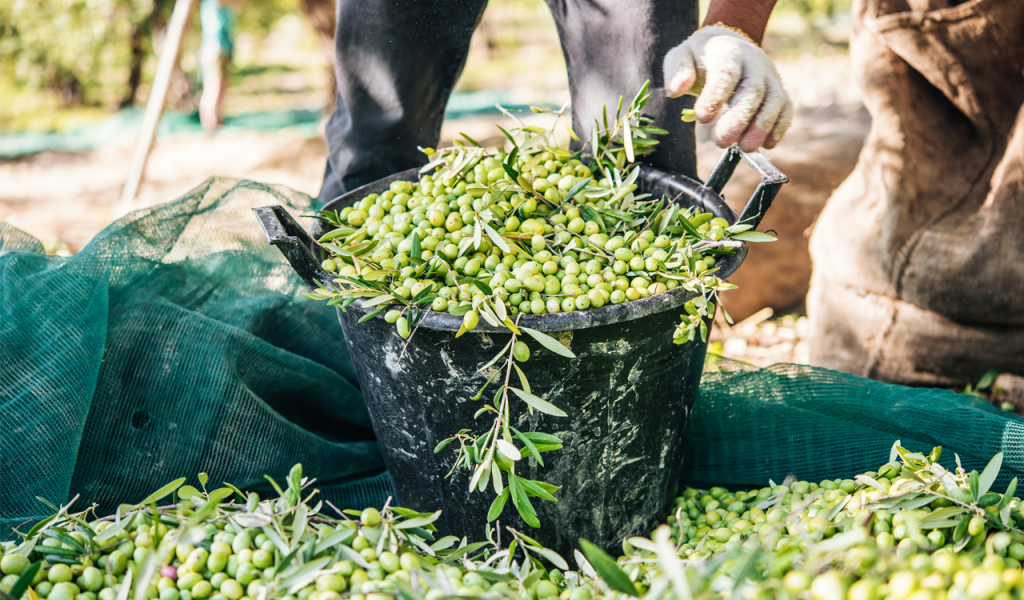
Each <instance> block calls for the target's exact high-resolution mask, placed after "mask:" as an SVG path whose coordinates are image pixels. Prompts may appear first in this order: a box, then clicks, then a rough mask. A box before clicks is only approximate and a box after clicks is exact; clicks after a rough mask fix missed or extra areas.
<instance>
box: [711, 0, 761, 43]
mask: <svg viewBox="0 0 1024 600" xmlns="http://www.w3.org/2000/svg"><path fill="white" fill-rule="evenodd" d="M775 2H776V0H711V4H710V5H709V6H708V14H707V17H706V18H705V19H704V25H705V26H707V25H714V24H715V23H722V24H723V25H728V26H729V27H736V28H737V29H741V30H742V31H743V33H745V34H747V35H749V36H750V37H751V38H753V40H754V41H755V42H757V43H758V44H760V43H761V39H762V38H763V37H764V29H765V27H766V26H767V25H768V17H769V16H771V14H772V9H773V8H775Z"/></svg>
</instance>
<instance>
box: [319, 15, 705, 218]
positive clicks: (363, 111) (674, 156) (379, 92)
mask: <svg viewBox="0 0 1024 600" xmlns="http://www.w3.org/2000/svg"><path fill="white" fill-rule="evenodd" d="M547 1H548V5H549V7H550V9H551V14H552V15H553V16H554V18H555V24H556V25H557V27H558V35H559V37H560V38H561V42H562V51H563V53H564V55H565V62H566V65H567V67H568V71H569V91H570V94H571V96H572V111H573V129H574V130H575V131H576V132H577V134H579V135H580V136H581V137H582V138H583V139H589V135H587V134H589V132H590V130H591V128H592V127H593V126H594V120H595V119H598V118H600V115H601V107H602V105H605V104H607V105H608V106H609V111H611V112H614V110H615V107H616V105H617V103H618V99H619V96H623V97H624V101H625V102H629V100H630V99H632V97H633V96H634V94H636V92H637V91H638V90H639V89H640V86H641V85H643V82H644V81H646V80H648V79H649V80H650V81H651V99H650V101H649V102H648V104H647V107H646V108H645V110H644V112H645V113H646V114H647V115H649V116H650V117H652V118H654V120H655V122H654V124H655V125H657V126H659V127H662V128H664V129H667V130H668V131H669V134H668V135H665V136H662V138H661V140H662V141H661V143H660V144H659V145H658V146H656V150H655V151H653V152H651V153H650V154H649V155H648V156H646V157H645V158H644V160H645V161H647V162H649V163H650V164H652V165H654V166H656V167H659V168H662V169H665V170H669V171H673V172H677V173H683V174H685V175H689V176H691V177H695V176H696V170H697V166H696V158H695V150H694V145H695V144H694V134H693V123H683V122H682V121H681V120H680V114H681V113H682V110H683V108H684V107H685V106H692V100H693V98H692V97H684V98H674V99H670V98H666V97H665V93H664V89H663V88H664V81H663V75H662V61H663V60H664V58H665V54H666V53H667V52H668V51H669V50H670V49H672V48H673V47H675V46H676V45H678V44H680V43H682V42H683V41H684V40H685V39H686V38H687V37H688V36H689V35H690V33H692V32H693V30H694V29H696V26H697V0H547ZM486 5H487V0H338V1H337V17H338V21H337V23H338V25H337V31H336V32H335V36H334V47H335V65H334V69H335V73H336V74H337V81H338V90H337V92H338V94H337V99H338V103H337V107H336V108H335V109H334V113H333V114H332V115H331V118H330V120H329V121H328V123H327V128H326V132H325V137H326V138H327V148H328V153H329V155H328V160H327V168H326V171H325V173H324V182H323V187H322V188H321V190H320V200H321V201H322V202H328V201H330V200H332V199H334V198H336V197H337V196H340V195H341V194H343V193H344V192H346V191H349V190H353V189H355V188H357V187H359V186H361V185H365V184H367V183H371V182H373V181H376V180H377V179H380V178H382V177H386V176H388V175H391V174H393V173H396V172H398V171H402V170H405V169H410V168H412V167H416V166H420V165H422V164H424V163H425V162H426V157H425V156H424V155H423V154H422V153H421V152H420V151H419V150H417V149H416V147H417V146H423V147H433V146H436V145H437V143H438V140H439V138H440V135H441V122H442V121H443V119H444V110H445V105H446V104H447V102H448V96H449V95H450V94H451V91H452V88H453V87H454V86H455V82H456V80H457V79H458V77H459V74H460V73H461V71H462V67H463V66H464V65H465V62H466V56H467V54H468V52H469V43H470V38H471V37H472V35H473V30H474V29H475V28H476V25H477V23H478V22H479V21H480V18H481V16H482V15H483V11H484V8H485V7H486Z"/></svg>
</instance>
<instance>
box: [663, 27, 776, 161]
mask: <svg viewBox="0 0 1024 600" xmlns="http://www.w3.org/2000/svg"><path fill="white" fill-rule="evenodd" d="M665 90H666V92H667V94H668V95H669V97H672V98H676V97H678V96H682V95H683V94H685V93H687V92H689V93H691V94H693V95H697V94H698V93H699V96H698V97H697V103H696V104H695V105H694V110H695V111H696V117H697V118H698V119H700V121H701V122H702V123H710V122H711V121H714V120H715V118H716V117H717V118H718V123H716V124H715V126H714V129H713V130H712V134H711V135H712V139H713V140H714V141H715V143H716V144H718V145H719V146H721V147H723V148H725V147H727V146H731V145H732V144H735V143H737V142H738V143H739V147H740V150H743V151H744V152H753V151H754V150H757V149H758V148H759V147H760V146H764V147H765V148H774V147H775V145H776V144H778V143H779V140H781V139H782V136H783V135H785V133H786V130H787V129H788V128H789V124H790V122H791V121H792V119H793V104H792V102H790V100H789V96H788V95H787V94H786V90H784V89H783V88H782V79H781V78H780V77H779V72H778V71H776V70H775V65H774V64H773V63H772V59H770V58H768V55H767V54H765V53H764V50H761V48H759V47H758V46H757V45H756V44H754V43H753V42H752V41H750V39H749V38H747V37H746V36H745V35H743V34H741V33H738V32H737V31H733V30H732V29H730V28H728V27H725V26H724V25H712V26H709V27H703V28H701V29H699V30H698V31H697V32H696V33H694V34H693V35H691V36H690V38H689V39H687V40H686V41H685V42H683V43H682V44H680V45H678V46H676V47H675V48H673V49H672V50H670V51H669V52H668V54H667V55H665Z"/></svg>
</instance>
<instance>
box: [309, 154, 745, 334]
mask: <svg viewBox="0 0 1024 600" xmlns="http://www.w3.org/2000/svg"><path fill="white" fill-rule="evenodd" d="M641 168H642V169H643V172H642V173H641V175H642V176H643V175H650V174H658V175H662V176H666V177H667V178H670V179H679V180H682V182H686V183H688V184H691V185H694V186H696V188H697V190H699V191H698V192H696V193H699V195H700V198H699V200H700V203H701V204H703V207H704V208H705V209H706V210H710V211H711V212H712V213H714V214H715V216H716V217H722V218H724V219H726V220H727V221H729V223H735V222H736V219H737V218H738V217H737V215H736V212H735V211H734V210H733V209H732V207H730V206H729V205H728V204H726V203H725V200H724V199H723V198H722V197H721V196H719V195H718V194H716V193H715V192H713V191H712V190H710V189H708V188H707V187H705V186H704V185H703V184H701V183H700V182H698V181H696V180H694V179H692V178H690V177H687V176H685V175H681V174H678V173H667V172H665V171H661V170H658V169H654V168H653V167H649V166H647V165H642V166H641ZM419 175H420V173H419V168H413V169H407V170H405V171H400V172H398V173H395V174H394V175H390V176H388V177H384V178H383V179H378V180H377V181H374V182H371V183H368V184H366V185H363V186H361V187H358V188H356V189H354V190H352V191H350V192H346V193H344V194H342V195H341V196H338V197H337V198H334V199H333V200H331V201H330V202H328V203H327V204H325V205H324V207H323V208H322V209H321V210H340V209H342V208H344V207H346V206H349V205H351V204H353V203H355V202H356V201H357V200H361V199H362V198H364V197H365V196H368V195H370V194H374V193H380V192H381V191H382V190H385V189H387V188H388V186H390V185H391V183H392V182H394V181H416V180H418V178H419ZM642 179H643V177H641V180H642ZM686 192H687V190H686V189H683V190H681V191H680V193H679V194H678V196H679V197H680V198H682V197H684V196H687V194H686ZM686 199H694V198H693V196H692V195H691V196H687V198H686ZM670 200H671V199H670ZM682 203H685V202H682ZM685 204H687V205H688V206H693V205H694V204H696V202H690V203H685ZM322 223H323V222H322V221H320V220H319V219H317V220H316V221H314V223H313V226H312V227H311V229H310V234H311V235H312V237H313V239H314V240H315V239H318V238H319V237H320V236H322V235H323V234H324V233H326V231H327V230H326V227H323V226H322ZM313 250H314V252H315V248H314V249H313ZM746 254H747V243H746V242H743V245H742V246H741V247H740V248H738V249H737V250H736V252H735V253H734V254H732V255H730V256H728V257H725V258H723V259H722V261H721V262H718V263H717V264H716V267H718V268H719V271H718V273H717V274H718V277H719V278H720V279H726V278H727V277H729V276H731V275H732V274H733V273H735V272H736V270H737V269H738V268H739V266H740V265H741V264H742V263H743V260H744V258H746ZM696 297H697V293H696V292H691V291H688V290H686V289H685V288H683V286H678V287H676V288H674V289H671V290H668V291H666V292H662V293H660V294H655V295H653V296H648V297H647V298H641V299H639V300H631V301H629V302H623V303H622V304H607V305H605V306H602V307H601V308H590V309H587V310H582V311H580V310H576V311H571V312H560V313H546V314H543V315H534V314H530V315H521V316H520V317H519V319H518V321H515V320H514V322H516V323H517V326H519V327H529V328H531V329H536V330H537V331H543V332H560V331H572V330H577V329H588V328H591V327H600V326H603V325H613V324H615V323H621V322H624V321H633V320H636V319H641V318H643V317H645V316H648V315H653V314H658V313H662V312H666V311H669V310H673V309H676V308H678V307H680V306H682V305H684V304H686V303H687V302H689V301H690V300H691V299H693V298H696ZM363 302H364V301H363V300H357V301H356V302H353V303H352V304H350V305H349V306H347V307H345V309H344V311H348V310H354V311H357V314H359V315H361V316H362V315H366V314H369V313H370V312H372V310H376V309H377V308H378V307H371V308H363V306H362V304H363ZM338 311H339V312H344V311H343V310H342V308H341V307H338ZM423 312H424V315H423V316H422V318H421V319H420V320H419V322H418V323H417V324H416V327H424V328H427V329H433V330H435V331H450V332H456V331H458V330H459V329H460V328H461V327H462V317H455V316H452V315H450V314H448V313H447V312H441V313H439V312H437V311H434V310H429V309H424V310H423ZM375 318H377V319H383V318H384V315H378V316H377V317H375ZM469 333H508V329H507V328H506V327H504V326H500V327H494V326H492V325H490V324H489V323H488V322H487V320H486V319H483V318H482V319H480V321H479V324H478V325H477V326H476V328H474V329H473V330H472V331H471V332H469Z"/></svg>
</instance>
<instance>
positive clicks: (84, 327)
mask: <svg viewBox="0 0 1024 600" xmlns="http://www.w3.org/2000/svg"><path fill="white" fill-rule="evenodd" d="M272 204H282V205H284V206H286V207H287V208H288V210H289V211H290V212H291V213H292V214H304V213H307V212H309V210H310V208H311V204H312V201H311V199H310V198H309V197H308V196H306V195H304V194H300V193H297V192H294V191H291V190H289V189H287V188H284V187H281V186H268V185H262V184H258V183H253V182H249V181H236V180H226V179H211V180H209V181H207V182H206V183H204V184H203V185H201V186H199V187H198V188H196V189H195V190H193V191H192V192H190V193H189V194H187V195H186V196H184V197H183V198H181V199H179V200H176V201H174V202H171V203H168V204H164V205H161V206H157V207H154V208H150V209H146V210H141V211H136V212H134V213H132V214H130V215H128V216H126V217H125V218H123V219H121V220H120V221H118V222H116V223H114V224H113V225H111V226H110V227H108V228H107V229H106V230H104V231H103V232H102V233H100V234H99V235H98V236H97V237H96V238H95V239H94V240H93V241H92V243H90V244H89V245H88V246H87V247H86V248H85V249H83V250H82V251H81V252H79V253H78V254H76V255H75V256H72V257H70V258H58V257H52V256H46V255H44V254H43V253H42V252H43V249H42V244H40V243H39V241H38V240H36V239H35V238H32V237H31V236H29V235H27V234H25V233H23V232H20V231H18V230H17V229H14V228H12V227H9V226H6V225H2V224H0V436H2V437H0V473H2V475H3V477H2V480H0V539H2V538H4V537H6V536H7V535H8V533H9V532H8V529H9V528H10V527H12V526H16V525H18V524H20V523H22V522H25V521H27V520H32V519H33V518H38V517H39V516H40V515H45V514H47V513H48V511H47V509H46V508H45V507H44V506H43V505H42V504H41V503H39V502H38V501H37V500H36V499H35V498H36V496H39V497H43V498H46V499H48V500H49V501H51V502H55V503H58V502H66V501H67V500H68V499H69V498H70V497H72V496H74V495H76V494H80V495H81V497H82V503H83V505H88V504H89V503H91V502H96V503H98V504H99V505H100V507H101V510H112V509H113V507H114V506H115V505H116V504H118V503H120V502H130V501H137V500H140V499H142V498H143V497H144V496H146V495H147V494H148V493H149V492H151V491H153V490H155V489H157V488H158V487H160V486H162V485H163V484H164V483H167V482H168V481H170V480H172V479H175V478H177V477H181V476H190V477H193V478H194V476H195V474H197V473H199V472H207V473H209V474H210V477H211V480H212V481H215V482H216V481H230V482H232V483H234V484H236V485H239V486H243V487H250V488H252V487H253V486H258V485H260V484H261V482H262V475H263V474H265V473H266V474H270V475H272V476H274V477H275V478H278V479H283V478H284V476H285V475H286V474H287V472H288V470H289V469H290V468H291V466H292V465H293V464H294V463H297V462H301V463H302V464H303V465H304V469H305V473H306V474H307V475H310V476H313V477H316V478H318V480H319V482H320V483H319V484H318V486H319V487H320V488H321V489H322V490H323V491H324V497H325V498H326V499H327V500H330V501H331V502H332V503H333V504H334V505H336V506H338V507H340V508H344V507H346V506H347V507H363V506H367V505H371V504H376V505H378V506H379V505H381V504H382V503H383V502H384V500H385V498H386V497H387V496H388V495H389V494H390V493H391V485H390V480H389V479H388V477H387V473H386V472H384V469H383V463H382V461H381V457H380V454H379V452H378V450H377V446H376V442H374V441H373V435H372V431H371V429H370V423H369V418H368V415H367V412H366V409H365V407H364V405H363V402H362V398H361V396H360V394H359V391H358V389H357V381H356V377H355V373H354V371H353V368H352V363H351V361H350V360H349V356H348V353H347V350H346V346H345V344H344V343H343V340H342V334H341V328H340V326H339V325H338V322H337V320H336V318H335V314H334V312H333V309H331V308H328V307H326V306H325V305H324V304H323V303H320V302H311V301H307V300H304V299H301V297H300V294H301V292H302V291H303V288H302V285H301V283H300V281H299V279H298V277H297V276H296V275H294V273H293V271H292V269H291V267H290V266H289V265H288V264H287V263H286V262H285V261H284V259H283V257H282V256H281V255H280V253H279V252H278V251H277V249H276V248H274V247H272V246H269V245H268V244H267V242H266V239H265V237H264V236H263V232H262V230H261V229H260V227H259V225H258V223H257V221H256V219H255V217H254V216H253V215H252V212H251V208H253V207H255V206H264V205H272ZM305 224H306V225H308V222H306V223H305ZM896 439H901V440H902V441H903V444H904V445H905V446H907V447H909V448H911V449H912V450H917V451H928V450H930V449H931V447H932V446H937V445H939V446H943V447H944V448H945V450H946V452H945V454H944V455H943V462H944V463H945V464H946V465H947V466H953V465H954V464H955V463H954V454H959V456H960V457H961V460H962V462H963V464H964V466H965V467H967V468H968V469H971V468H977V469H981V468H982V467H983V466H984V465H985V463H986V462H987V461H988V459H989V458H990V457H991V456H992V455H993V454H995V453H996V452H1000V451H1001V452H1004V453H1005V459H1004V463H1003V465H1004V468H1003V471H1002V475H1001V477H1002V481H1003V482H1005V481H1006V479H1008V478H1009V477H1012V476H1014V475H1018V474H1021V473H1024V448H1022V446H1021V442H1022V440H1024V421H1022V420H1020V419H1018V418H1016V417H1013V416H1008V415H1007V414H1005V413H1002V412H1000V411H998V410H996V409H995V408H993V407H991V406H989V405H988V404H986V403H984V402H982V401H980V400H979V399H977V398H974V397H972V396H965V395H958V394H955V393H953V392H949V391H943V390H934V389H913V388H907V387H901V386H893V385H886V384H883V383H878V382H874V381H870V380H868V379H864V378H861V377H855V376H852V375H847V374H843V373H837V372H834V371H828V370H824V369H815V368H812V367H805V366H798V365H776V366H774V367H771V368H769V369H756V368H753V367H751V366H749V365H745V364H743V363H738V362H735V361H729V360H727V359H712V360H710V361H709V363H708V367H707V369H706V371H705V374H704V380H703V382H702V386H701V397H700V398H699V400H698V402H697V404H696V408H695V411H694V415H693V423H692V426H691V430H690V435H689V440H688V448H687V455H686V464H685V469H684V477H685V479H686V480H687V482H689V483H703V484H724V485H730V486H739V485H750V486H761V485H764V484H765V483H766V482H767V481H768V479H769V478H771V479H774V480H775V481H776V482H781V481H782V480H784V479H785V477H786V476H787V475H791V474H792V475H795V476H797V477H799V478H801V479H810V480H815V481H817V480H821V479H825V478H835V477H849V476H852V475H854V474H856V473H858V472H863V471H868V470H873V469H875V468H877V467H878V466H879V465H880V464H882V463H883V462H885V461H886V460H888V458H889V448H890V446H891V445H892V443H893V441H894V440H896ZM191 483H193V484H196V482H195V481H192V482H191ZM263 486H264V489H267V488H266V484H265V483H263ZM22 530H23V531H24V528H23V529H22Z"/></svg>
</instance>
